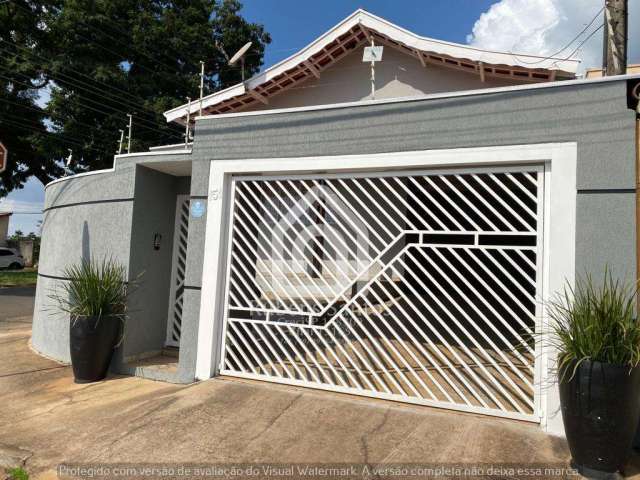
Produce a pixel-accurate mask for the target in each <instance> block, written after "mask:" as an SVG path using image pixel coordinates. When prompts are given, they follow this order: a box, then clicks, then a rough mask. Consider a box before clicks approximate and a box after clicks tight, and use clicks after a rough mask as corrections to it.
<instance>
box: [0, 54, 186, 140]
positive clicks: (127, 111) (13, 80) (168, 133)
mask: <svg viewBox="0 0 640 480" xmlns="http://www.w3.org/2000/svg"><path fill="white" fill-rule="evenodd" d="M0 51H2V49H1V48H0ZM0 72H5V73H10V72H6V70H0ZM19 75H21V76H22V77H24V78H26V79H27V80H30V79H29V77H28V76H27V75H24V74H19ZM0 77H1V78H4V79H5V80H7V81H10V82H14V83H17V84H19V85H24V86H26V87H29V88H32V89H35V88H36V87H33V86H32V85H30V84H28V83H26V82H22V81H20V80H16V79H14V78H11V77H7V76H5V75H2V74H0ZM52 78H54V79H55V77H52ZM69 83H70V82H69ZM74 86H75V87H76V88H79V89H82V90H85V91H87V92H89V93H90V94H92V95H94V96H96V97H103V98H105V99H106V100H109V101H111V102H115V103H120V104H121V105H124V106H128V105H127V104H125V103H123V102H118V101H117V100H115V99H113V98H112V97H107V96H103V95H101V94H99V93H97V92H94V91H92V90H90V89H89V88H88V87H84V86H82V85H74ZM82 98H83V100H85V101H87V102H91V103H93V104H96V105H100V106H102V107H105V108H108V109H110V110H112V112H113V113H121V114H127V113H129V112H130V110H120V109H118V108H115V107H113V106H110V105H106V104H104V103H101V102H98V101H97V100H94V99H92V98H88V97H82ZM77 104H78V106H80V107H82V108H87V109H88V110H93V111H95V112H97V113H102V114H104V115H113V113H112V112H106V111H104V110H101V109H97V108H95V107H91V106H89V105H86V104H84V103H82V102H80V101H78V102H77ZM45 114H47V115H48V113H47V112H45ZM158 115H159V114H158ZM140 121H142V122H145V123H146V124H148V125H152V127H147V126H145V125H141V126H142V128H145V129H147V130H151V131H155V132H158V133H162V134H165V135H168V136H170V137H176V138H177V137H179V136H180V135H179V134H178V133H177V132H171V131H168V130H167V131H165V130H162V129H161V128H159V127H158V124H156V123H154V122H151V121H149V120H145V119H144V118H140Z"/></svg>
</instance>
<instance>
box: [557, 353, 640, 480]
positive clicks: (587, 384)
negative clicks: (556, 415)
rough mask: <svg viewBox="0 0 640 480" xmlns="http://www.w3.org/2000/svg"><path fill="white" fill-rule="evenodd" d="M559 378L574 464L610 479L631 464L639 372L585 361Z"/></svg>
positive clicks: (591, 474) (638, 406) (587, 473)
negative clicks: (629, 462)
mask: <svg viewBox="0 0 640 480" xmlns="http://www.w3.org/2000/svg"><path fill="white" fill-rule="evenodd" d="M574 367H575V363H572V364H570V365H568V366H567V374H566V375H564V376H563V375H562V372H561V375H560V405H561V407H562V420H563V422H564V430H565V434H566V436H567V442H568V443H569V450H570V451H571V456H572V464H573V466H574V467H575V468H577V469H578V471H579V472H580V473H581V474H582V475H584V476H587V477H592V478H607V477H608V476H610V475H612V474H613V473H614V472H617V471H619V470H620V469H621V468H622V467H623V466H624V464H625V462H626V461H627V459H628V458H629V454H630V453H631V444H632V442H633V438H634V435H635V431H636V427H637V425H638V419H639V417H640V367H635V368H632V369H629V367H622V366H618V365H611V364H608V363H600V362H590V361H583V362H582V363H581V364H580V366H579V367H578V368H577V370H576V371H575V374H574V375H573V377H571V373H572V372H573V369H574Z"/></svg>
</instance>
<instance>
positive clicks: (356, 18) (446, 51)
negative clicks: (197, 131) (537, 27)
mask: <svg viewBox="0 0 640 480" xmlns="http://www.w3.org/2000/svg"><path fill="white" fill-rule="evenodd" d="M358 23H360V24H362V26H364V27H365V28H368V29H370V30H375V31H377V32H379V33H380V34H382V35H384V36H386V37H388V38H391V39H393V40H395V41H398V42H400V43H403V44H405V45H407V46H408V47H410V48H414V49H416V50H420V51H424V52H432V53H437V54H442V55H448V56H451V57H455V58H460V59H468V60H471V61H474V62H484V63H490V64H495V65H506V66H518V67H523V68H541V69H552V70H562V71H565V72H568V73H575V72H576V70H577V68H578V64H579V63H580V61H579V60H569V59H560V58H548V59H547V58H545V57H539V56H535V55H519V54H518V55H516V54H513V53H505V52H493V51H489V50H482V49H479V48H475V47H470V46H467V45H461V44H457V43H451V42H444V41H441V40H435V39H432V38H428V37H421V36H419V35H416V34H415V33H412V32H410V31H408V30H405V29H404V28H401V27H399V26H397V25H395V24H393V23H391V22H388V21H387V20H384V19H382V18H380V17H377V16H375V15H373V14H371V13H369V12H367V11H365V10H362V9H359V10H356V11H355V12H354V13H352V14H351V15H350V16H348V17H347V18H346V19H344V20H343V21H342V22H340V23H339V24H338V25H336V26H335V27H333V28H332V29H330V30H329V31H327V32H325V33H324V34H323V35H321V36H320V37H318V38H317V39H316V40H314V41H313V42H311V43H310V44H309V45H307V46H306V47H304V48H303V49H302V50H300V51H298V52H297V53H294V54H293V55H291V56H290V57H288V58H285V59H284V60H282V61H281V62H278V63H276V64H275V65H274V66H272V67H269V68H267V69H266V70H265V71H264V72H262V73H259V74H257V75H254V76H253V77H251V78H250V79H248V80H247V81H245V82H244V83H239V84H237V85H234V86H232V87H228V88H226V89H224V90H220V91H219V92H215V93H212V94H210V95H207V96H206V97H203V99H202V108H207V107H210V106H211V105H216V104H218V103H221V102H223V101H225V100H228V99H229V98H232V97H235V96H238V95H242V94H244V93H246V91H247V89H249V90H252V89H255V88H257V87H259V86H260V85H262V84H264V83H266V82H268V81H269V80H271V79H273V78H275V77H277V76H279V75H281V74H282V73H283V72H286V71H287V70H290V69H292V68H294V67H296V66H297V65H299V64H301V63H303V62H304V61H305V60H308V59H309V58H310V57H312V56H313V55H315V54H316V53H318V52H320V51H321V50H322V49H324V48H325V47H326V46H327V45H329V44H330V43H331V42H333V41H334V40H335V39H337V38H338V37H340V36H342V35H344V34H345V33H347V32H348V31H349V30H351V29H352V28H353V27H354V26H356V25H357V24H358ZM187 108H188V105H181V106H179V107H176V108H174V109H172V110H169V111H167V112H165V113H164V116H165V118H166V119H167V122H171V121H174V120H177V119H179V118H182V117H184V116H185V115H186V114H187ZM199 109H200V102H199V100H196V101H192V102H191V113H192V114H193V113H195V112H198V111H199Z"/></svg>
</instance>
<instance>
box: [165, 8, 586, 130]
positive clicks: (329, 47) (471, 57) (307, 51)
mask: <svg viewBox="0 0 640 480" xmlns="http://www.w3.org/2000/svg"><path fill="white" fill-rule="evenodd" d="M371 38H373V40H374V42H376V43H377V44H381V45H386V46H390V47H392V48H395V49H398V50H400V51H403V52H404V53H407V54H409V55H411V56H414V57H415V58H416V61H419V62H420V63H421V64H422V65H423V66H427V65H428V64H436V65H441V66H444V67H447V68H453V69H459V70H463V71H467V72H475V73H477V74H478V75H479V77H480V78H481V79H482V80H483V81H484V78H485V77H496V78H508V79H512V80H513V79H517V80H518V81H521V82H522V83H528V82H544V81H552V80H555V79H556V78H574V77H575V71H576V69H577V66H578V63H579V61H578V60H574V59H563V58H548V57H539V56H533V55H516V54H513V53H505V52H494V51H488V50H482V49H478V48H475V47H471V46H468V45H461V44H456V43H451V42H444V41H441V40H435V39H432V38H427V37H421V36H419V35H416V34H414V33H412V32H409V31H408V30H405V29H403V28H401V27H398V26H397V25H394V24H392V23H391V22H388V21H386V20H384V19H382V18H380V17H377V16H375V15H373V14H371V13H369V12H366V11H364V10H361V9H360V10H356V11H355V12H354V13H353V14H352V15H350V16H349V17H347V18H346V19H344V20H343V21H342V22H340V23H339V24H338V25H336V26H335V27H333V28H332V29H331V30H329V31H328V32H326V33H325V34H323V35H321V36H320V37H318V38H317V39H316V40H314V41H313V42H312V43H310V44H309V45H307V46H306V47H304V48H303V49H302V50H300V51H299V52H297V53H295V54H294V55H291V56H290V57H288V58H286V59H285V60H282V61H281V62H279V63H277V64H276V65H274V66H272V67H270V68H267V69H266V70H264V71H263V72H261V73H259V74H257V75H255V76H253V77H251V78H250V79H248V80H247V81H245V82H243V83H239V84H237V85H234V86H232V87H229V88H226V89H224V90H220V91H218V92H215V93H213V94H211V95H208V96H206V97H204V98H203V99H202V110H203V112H206V113H207V114H220V113H231V112H234V111H238V110H241V109H245V108H247V107H249V106H252V105H258V104H260V103H263V104H268V102H269V98H270V97H271V96H273V95H276V94H279V93H282V92H283V91H286V90H287V89H288V88H291V87H293V86H294V85H297V84H299V83H301V82H303V81H305V80H308V79H309V78H313V77H318V78H319V77H320V75H321V73H322V72H323V71H324V70H326V69H327V68H329V67H330V66H331V65H333V64H334V63H335V62H336V61H338V60H340V59H342V58H344V57H345V56H346V55H348V54H349V53H350V52H352V51H353V50H354V49H356V48H358V47H360V46H361V45H363V44H364V43H365V42H369V41H370V39H371ZM256 102H258V103H256ZM200 107H201V105H200V102H199V101H196V102H192V103H191V109H190V112H189V113H190V114H195V113H196V112H198V111H199V110H200ZM187 110H188V106H187V105H182V106H180V107H176V108H174V109H172V110H169V111H167V112H165V114H164V115H165V117H166V119H167V121H179V122H180V123H184V121H185V119H184V117H186V115H187Z"/></svg>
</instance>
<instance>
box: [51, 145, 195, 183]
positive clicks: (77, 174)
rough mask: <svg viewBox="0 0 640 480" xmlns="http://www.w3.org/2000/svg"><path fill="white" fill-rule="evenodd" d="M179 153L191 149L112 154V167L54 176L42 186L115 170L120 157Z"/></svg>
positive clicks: (186, 152)
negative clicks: (53, 178)
mask: <svg viewBox="0 0 640 480" xmlns="http://www.w3.org/2000/svg"><path fill="white" fill-rule="evenodd" d="M152 148H153V147H152ZM158 148H162V147H158ZM180 154H185V155H186V154H191V150H190V149H182V150H160V151H150V152H136V153H123V154H121V155H114V156H113V167H111V168H105V169H102V170H93V171H91V172H82V173H76V174H75V175H69V176H67V177H62V178H56V179H55V180H52V181H50V182H49V183H47V184H46V185H45V186H44V188H45V190H46V189H47V188H49V187H50V186H51V185H54V184H56V183H60V182H64V181H66V180H71V179H73V178H80V177H87V176H89V175H99V174H101V173H109V172H115V170H116V162H117V161H118V160H119V159H121V158H130V157H156V156H159V155H180Z"/></svg>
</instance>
